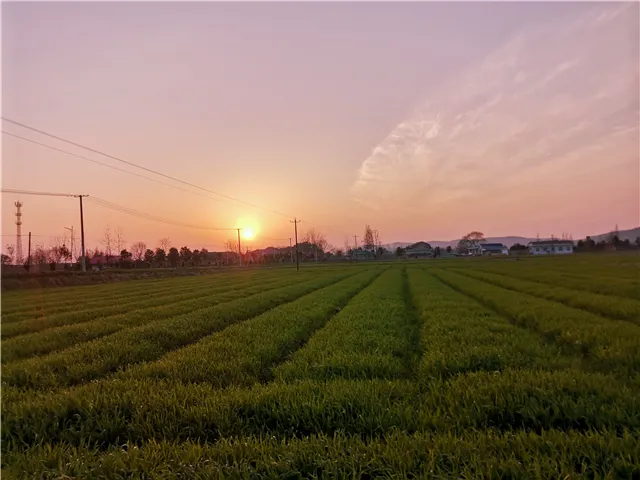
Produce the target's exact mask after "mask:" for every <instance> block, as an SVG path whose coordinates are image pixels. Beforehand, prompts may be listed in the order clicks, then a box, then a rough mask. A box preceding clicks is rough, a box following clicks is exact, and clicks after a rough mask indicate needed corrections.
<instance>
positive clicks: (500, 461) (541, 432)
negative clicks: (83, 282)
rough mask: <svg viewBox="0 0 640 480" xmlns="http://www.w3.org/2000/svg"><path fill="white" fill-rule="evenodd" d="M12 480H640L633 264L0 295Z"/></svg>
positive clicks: (472, 268)
mask: <svg viewBox="0 0 640 480" xmlns="http://www.w3.org/2000/svg"><path fill="white" fill-rule="evenodd" d="M1 349H2V432H1V438H2V469H3V470H2V477H3V478H29V479H32V478H52V479H53V478H56V479H57V478H78V479H88V478H163V479H164V478H373V477H383V478H469V479H475V478H541V479H542V478H544V479H546V478H563V479H564V478H576V479H577V478H611V479H614V478H629V479H631V478H636V479H637V478H640V257H639V256H637V255H600V256H597V255H575V256H570V257H563V258H557V257H556V258H523V259H519V260H516V259H513V258H508V259H465V258H460V259H452V260H426V261H421V262H403V261H398V262H392V263H387V264H383V263H364V262H363V263H357V264H353V265H346V264H345V265H320V266H316V265H313V266H304V267H303V268H302V269H301V271H300V272H296V271H295V269H292V268H274V269H265V270H254V271H250V270H247V271H236V272H226V273H220V274H216V275H205V276H198V277H188V278H187V277H179V278H168V279H155V280H140V281H130V282H122V283H114V284H106V285H99V286H84V287H68V288H58V289H48V290H38V291H20V292H10V293H7V294H3V296H2V332H1Z"/></svg>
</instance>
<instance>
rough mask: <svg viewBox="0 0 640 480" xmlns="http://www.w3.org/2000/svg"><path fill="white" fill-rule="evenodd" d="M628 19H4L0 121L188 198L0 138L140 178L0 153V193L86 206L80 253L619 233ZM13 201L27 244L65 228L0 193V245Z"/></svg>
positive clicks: (624, 208)
mask: <svg viewBox="0 0 640 480" xmlns="http://www.w3.org/2000/svg"><path fill="white" fill-rule="evenodd" d="M638 17H639V6H638V4H637V3H631V4H623V3H575V2H573V3H559V2H555V3H524V2H514V3H485V2H475V3H426V2H425V3H391V2H387V3H360V2H358V3H322V2H320V3H302V2H298V3H215V2H211V3H187V2H171V3H133V2H130V3H109V2H106V3H89V2H87V3H3V4H2V37H1V40H2V115H3V117H6V118H9V119H12V120H15V121H17V122H20V123H23V124H27V125H29V126H32V127H35V128H37V129H39V130H43V131H45V132H48V133H51V134H54V135H56V136H59V137H61V138H64V139H68V140H71V141H73V142H76V143H79V144H82V145H85V146H89V147H91V148H92V149H94V150H97V151H100V152H104V153H107V154H109V155H112V156H115V157H118V158H120V159H124V160H127V161H130V162H134V163H136V164H139V165H142V166H144V167H146V168H149V169H153V170H156V171H159V172H162V173H163V174H166V175H168V176H171V177H175V178H178V179H181V180H184V181H186V182H188V183H191V184H193V185H197V186H199V187H202V188H203V189H205V190H207V191H205V190H197V189H194V188H193V187H190V186H186V185H184V184H179V183H176V182H174V181H172V180H169V179H167V178H164V177H158V176H155V175H153V174H151V173H149V172H145V171H141V170H137V169H135V168H133V167H131V166H129V165H125V164H122V163H119V162H117V161H116V160H114V159H112V158H108V157H104V156H101V155H100V154H98V153H95V152H91V151H86V150H83V149H81V148H79V147H76V146H73V145H70V144H67V143H64V142H62V141H59V140H56V139H53V138H50V137H46V136H43V135H41V134H38V133H36V132H33V131H30V130H27V129H24V128H23V127H20V126H18V125H15V124H12V123H9V122H6V121H5V122H3V131H5V132H8V133H11V134H14V135H19V136H22V137H27V138H29V139H31V140H35V141H38V142H41V143H45V144H47V145H49V146H51V147H55V148H58V149H62V150H66V151H67V152H69V153H72V154H75V155H80V156H84V157H86V158H88V159H90V160H94V161H98V162H102V163H106V164H108V165H111V166H114V167H117V168H121V169H123V170H126V171H129V172H133V173H135V174H137V175H143V176H145V177H150V178H151V179H152V180H150V179H147V178H141V177H136V176H134V175H131V174H127V173H125V172H122V171H118V170H115V169H112V168H108V167H105V166H103V165H99V164H96V163H91V162H90V161H88V160H86V159H80V158H78V157H77V156H72V155H68V154H65V153H62V152H59V151H55V150H52V149H50V148H46V147H43V146H41V145H36V144H33V143H30V142H27V141H24V140H22V139H19V138H16V137H13V136H10V135H7V134H3V135H2V187H3V188H12V189H24V190H30V191H44V192H62V193H74V194H75V193H81V194H87V195H90V197H89V198H87V199H86V201H85V204H84V213H85V230H86V242H87V246H88V247H91V248H93V247H95V246H100V241H101V238H102V237H103V232H104V229H105V227H106V226H107V225H108V226H109V227H110V228H111V230H115V229H121V230H122V232H123V234H124V237H125V238H126V240H127V242H128V243H133V242H136V241H144V242H145V243H147V245H148V246H150V247H152V248H153V247H155V246H156V245H157V244H158V240H159V239H160V238H163V237H169V238H170V239H171V241H172V243H173V244H174V245H176V246H181V245H189V246H191V247H192V248H200V247H202V246H205V247H206V248H208V249H209V250H214V249H218V250H220V249H222V248H223V245H224V243H225V241H226V240H228V239H231V238H235V235H236V232H235V231H233V230H213V229H214V228H229V229H233V228H237V227H242V228H245V229H248V228H251V229H252V230H253V231H254V234H256V235H255V237H254V238H252V239H251V240H246V239H245V240H243V244H244V246H243V250H244V247H250V248H258V247H266V246H268V245H288V243H289V238H290V237H292V236H293V224H292V223H291V221H290V220H292V219H293V218H294V217H296V218H298V219H302V222H301V223H299V224H298V229H299V234H300V236H302V234H303V233H304V232H305V231H307V230H308V229H310V228H314V229H316V230H319V231H321V232H323V233H324V234H325V235H326V236H327V237H328V239H329V241H330V242H331V243H332V244H333V245H334V246H336V247H338V248H342V247H343V246H344V245H345V243H346V242H349V243H350V244H351V243H353V235H358V236H361V235H362V233H363V231H364V226H365V224H370V225H371V226H372V227H373V228H375V229H377V230H379V232H380V237H381V240H382V242H383V243H384V242H394V241H418V240H452V239H455V238H459V237H460V236H462V235H464V234H466V233H467V232H469V231H472V230H480V231H482V232H484V233H485V235H487V236H503V235H522V236H536V235H540V236H541V237H544V236H549V235H551V234H555V235H560V234H561V233H563V232H568V233H571V234H572V235H573V237H574V238H581V237H584V236H586V235H590V234H599V233H603V232H606V231H609V230H611V229H612V228H613V227H614V226H615V225H616V224H617V225H618V227H619V228H620V229H625V228H633V227H636V226H638V225H639V224H640V205H639V202H640V187H639V185H640V171H639V163H640V159H639V152H638V149H639V142H640V130H639V108H638V105H639V90H640V81H639V56H640V52H639V43H640V41H639V40H640V35H639V28H638V19H639V18H638ZM158 182H161V183H158ZM167 184H172V185H174V186H178V187H179V188H173V187H171V186H169V185H167ZM190 192H191V193H190ZM211 192H216V193H219V194H223V195H225V196H227V197H233V198H236V199H240V200H242V201H243V202H245V203H240V202H236V201H232V200H230V199H229V198H227V197H224V196H219V195H215V194H214V193H211ZM18 197H19V199H20V200H21V201H22V202H23V203H24V206H23V208H22V210H23V231H24V232H27V231H31V232H32V234H33V235H34V239H35V240H34V241H35V242H36V243H38V242H39V243H48V242H50V241H51V240H52V238H53V237H55V236H60V237H62V236H63V235H65V233H67V231H66V230H65V228H64V227H71V226H73V227H74V229H75V230H76V231H78V230H79V224H80V221H79V208H78V200H77V199H74V198H66V197H42V196H40V197H39V196H27V195H15V194H3V195H2V235H3V237H2V240H3V245H4V244H7V243H15V238H14V237H13V235H14V234H15V228H16V227H15V224H14V221H15V217H14V213H15V208H14V206H13V202H15V201H16V200H17V199H18ZM94 199H99V200H98V201H96V200H94ZM103 201H107V202H111V203H112V204H113V203H115V204H117V205H120V206H123V207H127V208H129V209H135V210H136V211H139V212H144V213H146V214H151V215H154V216H156V217H162V218H164V219H170V220H171V221H172V222H174V224H167V223H161V222H158V221H155V220H151V219H149V218H141V217H138V216H132V215H128V214H126V213H124V212H122V211H121V210H113V209H110V208H105V206H104V205H105V204H104V203H103ZM248 204H250V205H248ZM175 222H182V223H183V224H188V225H190V226H197V227H200V228H191V227H186V226H179V225H176V224H175ZM76 240H77V237H76Z"/></svg>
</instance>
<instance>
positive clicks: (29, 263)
mask: <svg viewBox="0 0 640 480" xmlns="http://www.w3.org/2000/svg"><path fill="white" fill-rule="evenodd" d="M27 265H28V266H29V268H31V232H29V253H27ZM29 268H27V270H29Z"/></svg>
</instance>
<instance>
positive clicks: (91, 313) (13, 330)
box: [2, 274, 309, 339]
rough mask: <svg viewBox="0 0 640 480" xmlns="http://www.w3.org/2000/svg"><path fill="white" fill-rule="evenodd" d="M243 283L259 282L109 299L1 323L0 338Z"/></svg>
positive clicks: (183, 299) (101, 316)
mask: <svg viewBox="0 0 640 480" xmlns="http://www.w3.org/2000/svg"><path fill="white" fill-rule="evenodd" d="M308 275H309V274H303V275H302V276H301V277H303V278H309V276H308ZM285 279H288V280H289V282H290V283H291V282H294V281H295V280H296V278H295V277H293V276H291V277H289V276H280V277H278V276H274V277H272V278H271V281H275V282H282V281H283V280H285ZM263 283H264V284H268V283H270V281H269V280H268V279H264V280H263ZM246 285H260V282H256V281H255V280H248V281H244V282H236V283H234V284H231V285H229V283H220V284H218V285H217V286H209V285H203V286H200V287H199V288H197V289H195V290H188V291H186V292H183V291H181V290H178V291H175V290H174V291H172V292H171V293H170V294H167V295H160V296H155V295H148V296H141V297H138V298H137V299H134V300H133V301H130V302H111V304H110V305H107V306H102V307H99V308H89V309H85V310H77V311H73V310H71V311H66V312H64V313H59V314H54V315H51V316H47V317H42V318H34V319H31V320H25V321H21V322H15V323H10V324H8V325H3V327H2V338H3V339H9V338H13V337H17V336H19V335H24V334H28V333H36V332H40V331H43V330H46V329H49V328H53V327H60V326H63V325H74V324H78V323H83V322H89V321H91V320H95V319H99V318H107V317H110V316H115V315H120V314H123V313H128V312H132V311H135V310H141V309H145V308H151V307H156V306H158V305H159V304H163V303H164V304H170V303H176V302H181V301H185V300H192V299H194V298H196V297H197V296H201V295H206V294H209V293H210V292H212V293H216V292H221V291H225V290H229V289H231V288H234V287H235V288H242V287H243V286H246Z"/></svg>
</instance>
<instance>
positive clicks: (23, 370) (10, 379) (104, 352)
mask: <svg viewBox="0 0 640 480" xmlns="http://www.w3.org/2000/svg"><path fill="white" fill-rule="evenodd" d="M352 274H353V272H352V271H349V272H348V273H342V274H340V275H337V274H333V275H331V274H327V275H324V276H321V277H320V278H317V279H313V280H307V281H303V282H300V283H297V284H295V285H289V286H285V287H282V288H277V289H274V290H270V291H266V292H265V291H263V292H260V293H257V294H255V295H251V296H248V297H245V298H240V299H237V300H234V301H231V302H227V303H224V304H221V305H216V306H213V307H210V308H205V309H201V310H197V311H195V312H190V313H186V314H184V315H178V316H175V317H171V318H167V319H164V320H159V321H156V322H153V323H151V324H148V325H142V326H139V327H135V328H129V329H126V330H122V331H119V332H117V333H114V334H113V335H109V336H107V337H104V338H101V339H98V340H94V341H90V342H85V343H82V344H80V345H77V346H75V347H72V348H69V349H66V350H63V351H61V352H59V353H54V354H51V355H47V356H45V357H36V358H30V359H27V360H23V361H17V362H13V363H9V364H7V365H5V366H4V368H3V372H2V380H3V382H4V383H6V384H8V385H14V386H18V387H24V388H34V389H42V388H56V387H64V386H70V385H76V384H81V383H86V382H89V381H91V380H93V379H96V378H100V377H102V376H105V375H107V374H109V373H111V372H114V371H116V370H119V369H124V368H126V367H127V366H129V365H131V364H134V363H139V362H143V361H151V360H157V359H158V358H160V357H161V356H162V355H164V354H165V353H167V352H168V351H170V350H174V349H176V348H180V347H182V346H184V345H187V344H189V343H193V342H195V341H197V340H199V339H200V338H202V337H203V336H205V335H209V334H211V333H213V332H216V331H218V330H221V329H223V328H225V327H227V326H228V325H231V324H233V323H235V322H238V321H241V320H246V319H248V318H251V317H254V316H256V315H259V314H261V313H263V312H265V311H267V310H270V309H271V308H274V307H276V306H278V305H280V304H282V303H285V302H290V301H292V300H295V299H296V298H298V297H299V296H300V295H304V294H306V293H309V292H312V291H314V290H317V289H318V288H322V287H324V286H326V285H329V284H331V283H334V282H336V281H338V280H340V279H342V278H345V277H347V276H350V275H352Z"/></svg>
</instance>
